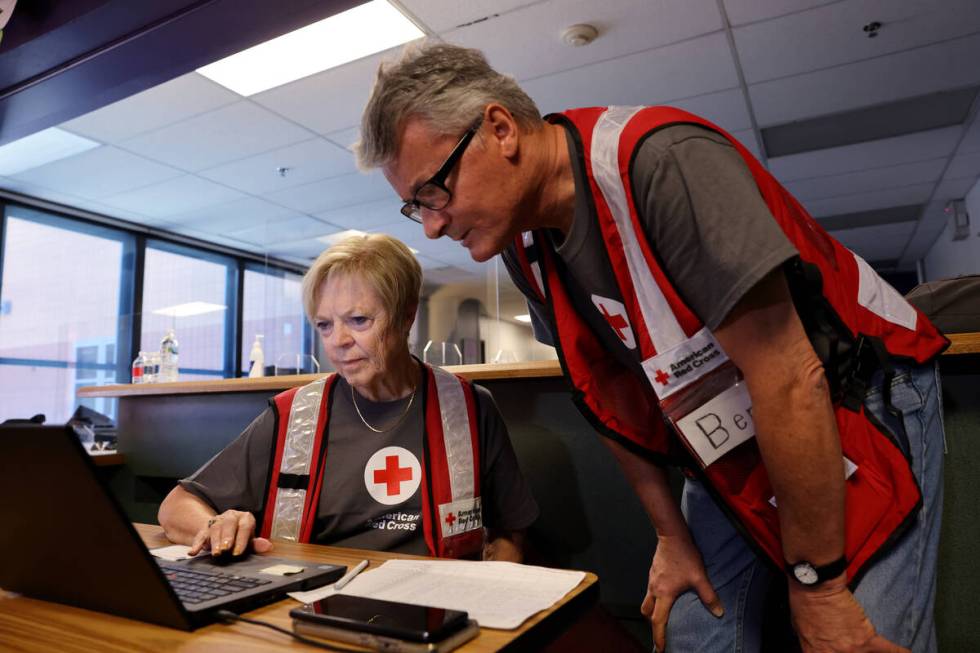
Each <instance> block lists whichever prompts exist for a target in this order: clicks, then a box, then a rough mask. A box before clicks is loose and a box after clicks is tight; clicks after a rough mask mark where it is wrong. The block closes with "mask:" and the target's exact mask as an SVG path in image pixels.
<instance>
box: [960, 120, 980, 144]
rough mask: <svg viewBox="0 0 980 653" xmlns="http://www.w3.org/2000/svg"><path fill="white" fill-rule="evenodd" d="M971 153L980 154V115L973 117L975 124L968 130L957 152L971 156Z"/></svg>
mask: <svg viewBox="0 0 980 653" xmlns="http://www.w3.org/2000/svg"><path fill="white" fill-rule="evenodd" d="M970 152H980V114H977V115H974V116H973V123H972V124H971V125H970V127H969V129H967V130H966V134H964V135H963V141H962V142H961V143H960V147H959V149H958V150H957V151H956V153H957V154H969V153H970Z"/></svg>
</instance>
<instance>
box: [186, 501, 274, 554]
mask: <svg viewBox="0 0 980 653" xmlns="http://www.w3.org/2000/svg"><path fill="white" fill-rule="evenodd" d="M254 534H255V517H254V516H253V515H252V513H250V512H242V511H240V510H226V511H224V512H223V513H221V514H220V515H215V516H213V517H211V518H210V519H209V520H208V523H207V524H206V525H204V526H203V527H202V528H201V529H200V530H199V531H198V532H197V535H195V536H194V541H193V542H192V543H191V548H190V550H189V551H188V554H190V555H192V556H193V555H197V554H198V553H200V552H201V551H202V550H203V549H210V550H211V555H213V556H217V555H220V554H222V553H224V552H225V551H230V552H231V554H232V555H235V556H239V555H241V554H243V553H244V552H245V550H246V549H247V548H248V545H249V542H251V543H252V549H253V550H254V551H255V552H256V553H267V552H269V551H271V550H272V542H270V541H269V540H267V539H265V538H264V537H256V538H254V539H253V537H252V536H253V535H254Z"/></svg>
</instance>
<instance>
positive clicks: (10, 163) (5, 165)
mask: <svg viewBox="0 0 980 653" xmlns="http://www.w3.org/2000/svg"><path fill="white" fill-rule="evenodd" d="M99 145H100V144H99V143H96V142H95V141H92V140H89V139H87V138H82V137H81V136H76V135H75V134H72V133H71V132H67V131H65V130H63V129H58V128H57V127H51V128H50V129H45V130H43V131H39V132H37V133H36V134H31V135H30V136H25V137H24V138H21V139H18V140H16V141H14V142H12V143H7V144H6V145H4V146H3V147H0V176H5V175H16V174H17V173H19V172H23V171H25V170H30V169H32V168H37V167H39V166H43V165H44V164H46V163H51V162H52V161H58V160H60V159H67V158H68V157H70V156H74V155H76V154H79V153H81V152H85V151H87V150H91V149H93V148H96V147H99Z"/></svg>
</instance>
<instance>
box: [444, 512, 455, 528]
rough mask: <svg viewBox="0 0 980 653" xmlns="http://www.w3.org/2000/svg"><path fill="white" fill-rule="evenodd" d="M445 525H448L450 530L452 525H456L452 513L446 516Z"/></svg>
mask: <svg viewBox="0 0 980 653" xmlns="http://www.w3.org/2000/svg"><path fill="white" fill-rule="evenodd" d="M446 523H447V524H449V527H450V528H452V525H453V524H455V523H456V515H454V514H453V513H449V514H448V515H446Z"/></svg>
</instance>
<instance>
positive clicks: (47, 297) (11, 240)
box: [0, 206, 135, 423]
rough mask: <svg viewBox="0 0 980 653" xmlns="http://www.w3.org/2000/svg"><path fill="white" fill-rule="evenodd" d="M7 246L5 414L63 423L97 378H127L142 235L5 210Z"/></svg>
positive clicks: (0, 371)
mask: <svg viewBox="0 0 980 653" xmlns="http://www.w3.org/2000/svg"><path fill="white" fill-rule="evenodd" d="M0 234H2V250H0V261H2V265H0V420H3V419H9V418H25V417H31V416H32V415H34V414H36V413H43V414H44V415H46V417H47V421H48V422H51V423H58V422H65V421H66V420H67V419H68V418H69V417H71V414H72V412H74V410H75V407H76V406H78V405H79V404H85V405H87V406H89V407H90V408H93V409H95V410H97V411H99V412H101V413H105V414H108V415H109V416H110V417H114V413H115V404H114V402H112V401H110V400H106V399H85V400H82V401H80V400H79V399H78V398H77V396H76V391H77V389H78V388H79V387H81V386H84V385H91V384H93V383H113V382H115V383H125V382H128V381H129V365H130V362H131V359H130V357H129V355H130V344H129V338H130V336H129V334H130V328H131V327H130V320H129V316H130V314H131V313H132V283H131V280H132V278H133V274H132V270H133V259H134V256H133V252H134V249H135V239H134V238H133V237H132V236H131V235H129V234H126V233H125V232H122V231H117V230H113V229H107V228H104V227H96V226H91V225H87V224H84V223H81V222H77V221H73V220H67V219H63V218H60V217H56V216H52V215H49V214H46V213H42V212H39V211H34V210H31V209H27V208H23V207H18V206H7V207H6V209H5V211H4V216H3V221H2V227H0Z"/></svg>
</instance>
